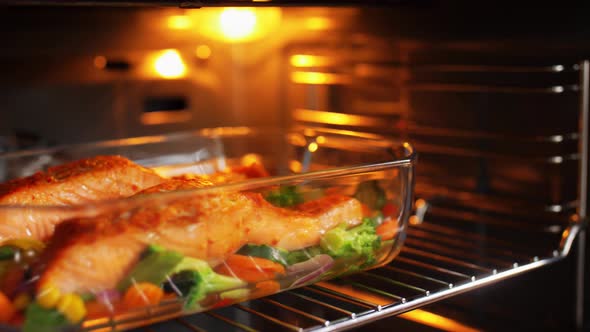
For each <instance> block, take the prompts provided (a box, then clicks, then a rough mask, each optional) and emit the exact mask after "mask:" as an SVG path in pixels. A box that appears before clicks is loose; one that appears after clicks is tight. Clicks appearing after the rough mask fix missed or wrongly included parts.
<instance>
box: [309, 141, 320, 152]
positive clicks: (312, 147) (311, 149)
mask: <svg viewBox="0 0 590 332" xmlns="http://www.w3.org/2000/svg"><path fill="white" fill-rule="evenodd" d="M307 149H308V150H309V152H312V153H313V152H316V151H317V150H318V143H316V142H311V143H309V145H308V146H307Z"/></svg>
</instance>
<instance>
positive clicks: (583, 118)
mask: <svg viewBox="0 0 590 332" xmlns="http://www.w3.org/2000/svg"><path fill="white" fill-rule="evenodd" d="M580 82H581V86H582V93H581V96H580V134H581V137H580V143H579V146H580V155H581V158H580V170H579V171H580V178H579V189H578V196H579V201H580V203H579V205H578V217H579V218H580V220H581V221H583V222H587V218H588V214H587V204H588V131H589V128H588V126H589V125H590V124H589V123H588V121H589V120H590V119H589V108H590V95H589V94H590V61H588V60H585V61H583V62H582V71H581V72H580ZM585 253H586V231H585V230H582V231H581V232H580V235H579V238H578V263H577V274H576V292H577V296H576V326H577V327H578V328H582V326H583V324H584V282H585Z"/></svg>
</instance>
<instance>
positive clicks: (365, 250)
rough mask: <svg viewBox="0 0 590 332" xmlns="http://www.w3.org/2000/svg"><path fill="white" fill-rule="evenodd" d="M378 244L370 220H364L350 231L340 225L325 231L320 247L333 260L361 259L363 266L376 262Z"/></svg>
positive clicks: (372, 220) (372, 221) (377, 237)
mask: <svg viewBox="0 0 590 332" xmlns="http://www.w3.org/2000/svg"><path fill="white" fill-rule="evenodd" d="M380 244H381V240H380V238H379V236H378V235H377V233H376V231H375V220H374V219H372V218H364V219H363V223H362V224H360V225H358V226H355V227H353V228H350V229H346V225H345V224H342V225H340V226H338V227H336V228H333V229H331V230H329V231H327V232H326V234H324V236H323V237H322V239H321V241H320V247H321V248H322V249H323V250H324V252H325V253H327V254H328V255H330V256H332V257H333V258H362V259H363V260H364V264H363V265H365V266H366V265H371V264H374V263H375V262H376V258H375V252H376V250H377V249H379V247H380Z"/></svg>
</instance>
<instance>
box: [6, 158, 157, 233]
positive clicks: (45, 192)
mask: <svg viewBox="0 0 590 332" xmlns="http://www.w3.org/2000/svg"><path fill="white" fill-rule="evenodd" d="M162 181H163V179H162V178H161V177H160V176H159V175H157V174H156V173H154V172H152V171H151V170H149V169H147V168H144V167H141V166H139V165H137V164H134V163H133V162H131V161H129V160H127V159H125V158H123V157H119V156H98V157H93V158H88V159H82V160H78V161H75V162H72V163H68V164H64V165H60V166H56V167H52V168H49V169H48V170H47V171H46V172H38V173H36V174H34V175H31V176H29V177H25V178H20V179H15V180H11V181H8V182H6V183H3V184H0V206H1V205H48V206H56V205H57V206H66V205H75V204H83V203H88V202H95V201H99V200H105V199H114V198H119V197H126V196H131V195H133V194H135V193H136V192H138V191H140V190H142V189H145V188H148V187H151V186H154V185H157V184H159V183H161V182H162ZM69 216H71V214H70V213H68V212H64V211H61V212H58V213H56V212H55V210H54V211H41V210H39V209H37V210H36V209H25V208H22V207H21V208H15V209H10V208H3V209H1V210H0V242H2V241H4V240H7V239H13V238H25V237H27V238H33V239H37V240H46V239H47V238H49V237H50V236H51V235H52V234H53V230H54V227H55V225H56V224H57V223H59V222H60V221H62V220H64V219H66V218H68V217H69Z"/></svg>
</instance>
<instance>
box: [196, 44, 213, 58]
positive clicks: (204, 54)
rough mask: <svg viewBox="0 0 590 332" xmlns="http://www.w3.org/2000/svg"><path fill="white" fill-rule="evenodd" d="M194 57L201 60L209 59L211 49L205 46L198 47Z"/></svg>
mask: <svg viewBox="0 0 590 332" xmlns="http://www.w3.org/2000/svg"><path fill="white" fill-rule="evenodd" d="M195 55H196V56H197V58H199V59H201V60H206V59H209V57H210V56H211V48H210V47H209V46H207V45H199V46H197V49H196V51H195Z"/></svg>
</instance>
